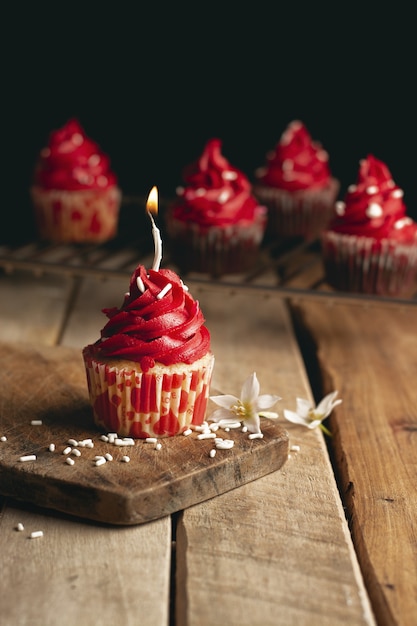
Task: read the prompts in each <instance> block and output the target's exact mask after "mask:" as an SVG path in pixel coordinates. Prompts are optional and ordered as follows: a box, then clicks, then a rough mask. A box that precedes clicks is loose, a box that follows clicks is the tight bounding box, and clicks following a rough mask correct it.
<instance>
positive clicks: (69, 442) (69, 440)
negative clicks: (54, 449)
mask: <svg viewBox="0 0 417 626" xmlns="http://www.w3.org/2000/svg"><path fill="white" fill-rule="evenodd" d="M67 443H68V444H69V445H70V446H78V441H77V440H76V439H68V441H67Z"/></svg>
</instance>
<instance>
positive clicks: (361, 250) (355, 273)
mask: <svg viewBox="0 0 417 626" xmlns="http://www.w3.org/2000/svg"><path fill="white" fill-rule="evenodd" d="M321 246H322V258H323V264H324V271H325V278H326V281H327V283H328V284H329V285H330V286H331V287H333V288H334V289H337V290H341V291H346V292H356V293H364V294H372V295H379V296H394V297H410V296H411V295H413V294H414V293H415V292H416V291H417V246H416V245H413V244H405V243H398V242H395V241H388V240H382V241H377V240H375V239H372V238H370V237H357V236H356V235H344V234H340V233H335V232H331V231H327V232H325V233H323V235H322V238H321Z"/></svg>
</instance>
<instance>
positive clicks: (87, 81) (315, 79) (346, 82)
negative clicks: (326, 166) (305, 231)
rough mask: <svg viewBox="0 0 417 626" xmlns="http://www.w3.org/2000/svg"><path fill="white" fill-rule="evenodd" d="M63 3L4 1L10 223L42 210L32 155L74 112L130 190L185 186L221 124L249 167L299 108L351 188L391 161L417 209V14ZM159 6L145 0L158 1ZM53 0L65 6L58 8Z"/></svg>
mask: <svg viewBox="0 0 417 626" xmlns="http://www.w3.org/2000/svg"><path fill="white" fill-rule="evenodd" d="M281 5H283V3H280V2H277V3H252V4H250V5H246V4H245V5H244V6H243V7H242V6H241V4H240V3H236V4H234V3H233V4H232V3H227V2H224V3H222V4H220V5H218V6H217V5H216V4H213V3H211V4H208V3H205V4H198V3H194V4H190V5H188V4H183V5H181V3H180V4H178V3H172V4H171V3H167V4H165V3H154V4H153V5H151V6H147V5H143V3H136V4H134V3H129V5H128V7H129V8H127V6H126V5H124V4H123V3H116V2H113V3H111V4H110V3H109V4H108V5H107V4H105V3H101V4H98V5H97V6H94V5H92V4H88V3H87V4H85V5H81V6H79V7H77V6H75V5H73V4H71V5H70V4H68V5H66V4H61V3H55V4H53V5H51V6H50V7H46V6H45V5H42V4H41V5H39V4H35V3H33V4H31V5H29V6H27V7H24V8H22V7H21V6H16V5H15V7H14V8H9V9H8V10H7V12H5V13H4V15H3V31H4V32H3V36H2V40H3V43H2V47H3V49H4V51H3V54H2V66H3V71H2V75H3V81H2V82H3V88H2V94H3V95H2V100H3V104H4V105H5V108H3V111H4V110H5V114H4V118H3V120H4V139H5V143H4V144H3V149H2V152H3V156H4V158H5V168H4V169H3V173H4V176H5V177H4V180H3V190H4V192H5V196H4V198H5V204H4V205H3V209H2V211H3V215H5V220H6V222H8V221H9V222H10V223H11V222H16V220H17V221H18V222H19V223H20V224H21V223H22V220H27V223H28V224H29V222H30V215H31V214H30V209H29V206H28V188H29V185H30V178H31V173H32V169H33V164H34V161H35V158H36V156H37V153H38V151H39V150H40V148H41V147H42V146H43V145H44V144H45V143H46V141H47V138H48V134H49V132H50V131H51V130H52V129H55V128H58V127H60V126H62V125H63V124H64V123H65V122H66V121H67V119H68V118H69V117H71V116H76V117H78V119H79V120H80V122H81V124H82V125H83V126H84V129H85V130H86V132H87V134H88V135H89V136H90V137H92V138H93V139H95V140H96V141H97V142H98V143H99V144H100V145H101V147H102V148H103V150H105V151H106V152H107V153H108V154H109V155H110V157H111V161H112V166H113V169H114V170H115V172H116V173H117V175H118V177H119V182H120V186H121V187H122V189H123V191H124V192H125V193H126V194H138V195H141V196H145V195H147V193H148V191H149V189H150V188H151V187H152V186H153V185H154V184H155V185H157V186H158V187H159V190H160V194H162V195H165V196H172V195H173V194H174V193H175V187H176V186H177V185H178V184H179V183H180V182H181V170H182V168H183V166H184V165H185V164H186V163H188V162H190V161H192V160H194V159H195V158H197V157H198V156H199V154H200V152H201V150H202V148H203V146H204V143H205V142H206V141H207V139H208V138H210V137H214V136H217V137H219V138H221V139H222V141H223V153H224V155H225V156H226V157H227V158H228V159H229V160H230V161H231V162H232V163H233V164H234V165H235V166H237V167H239V168H240V169H242V170H243V171H245V172H246V173H247V175H248V176H249V177H250V178H251V177H252V176H253V171H254V169H255V168H256V167H257V166H259V165H261V164H262V163H263V161H264V156H265V153H266V152H267V151H268V150H269V149H271V148H272V147H273V146H274V145H275V143H276V142H277V141H278V139H279V137H280V135H281V133H282V131H283V130H284V128H285V127H286V125H287V124H288V123H289V122H290V121H291V120H293V119H296V118H298V119H301V120H302V121H304V123H305V124H306V126H307V128H308V129H309V131H310V133H311V135H312V136H313V138H314V139H317V140H319V141H321V143H322V144H323V146H324V147H325V148H326V150H327V151H328V152H329V155H330V166H331V169H332V171H333V173H334V175H335V176H336V177H338V178H339V179H340V181H341V185H342V187H341V194H343V193H344V191H345V190H346V187H347V185H348V184H350V183H351V182H354V180H356V175H357V169H358V164H359V159H361V158H362V157H364V156H366V155H367V154H369V153H373V154H374V155H375V156H376V157H377V158H379V159H381V160H383V161H384V162H385V163H386V164H387V165H388V167H389V169H390V170H391V173H392V175H393V177H394V179H395V180H396V182H397V183H398V184H399V185H400V186H402V187H403V189H404V192H405V201H406V204H407V207H408V210H409V213H410V214H411V215H412V216H413V217H415V216H416V215H417V211H416V207H417V187H416V182H415V181H416V157H415V146H416V139H417V135H416V110H417V107H416V104H417V97H416V95H415V77H416V60H417V57H416V46H415V43H414V42H415V34H414V30H415V28H414V22H413V20H412V17H411V16H410V15H409V14H407V13H406V12H404V11H400V10H399V9H398V10H397V9H396V8H395V7H394V8H392V7H391V9H390V12H387V13H384V12H383V9H382V8H381V5H375V6H376V7H379V8H378V11H377V12H376V11H374V10H371V8H370V7H369V8H366V3H361V4H358V6H355V4H354V3H353V4H352V3H329V4H326V5H319V6H317V3H312V2H307V3H304V4H303V3H301V4H300V3H299V4H297V5H296V4H292V5H290V6H286V5H285V6H281ZM144 6H146V8H144ZM53 7H55V8H53Z"/></svg>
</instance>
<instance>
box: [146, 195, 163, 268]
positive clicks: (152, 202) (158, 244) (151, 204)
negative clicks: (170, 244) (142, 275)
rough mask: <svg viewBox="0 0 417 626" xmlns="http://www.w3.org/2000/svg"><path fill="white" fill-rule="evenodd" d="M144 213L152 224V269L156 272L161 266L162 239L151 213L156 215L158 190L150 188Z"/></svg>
mask: <svg viewBox="0 0 417 626" xmlns="http://www.w3.org/2000/svg"><path fill="white" fill-rule="evenodd" d="M146 211H147V212H148V215H149V217H150V218H151V222H152V236H153V243H154V246H155V255H154V258H153V264H152V269H153V270H156V271H158V270H159V266H160V264H161V259H162V239H161V233H160V232H159V229H158V228H157V226H156V224H155V220H154V219H153V216H152V213H154V214H155V215H157V214H158V189H157V188H156V187H152V189H151V190H150V192H149V196H148V200H147V202H146Z"/></svg>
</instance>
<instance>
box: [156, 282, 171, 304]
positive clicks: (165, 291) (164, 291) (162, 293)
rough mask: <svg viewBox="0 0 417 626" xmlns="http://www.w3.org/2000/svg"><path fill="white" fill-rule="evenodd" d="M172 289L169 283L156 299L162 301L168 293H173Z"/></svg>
mask: <svg viewBox="0 0 417 626" xmlns="http://www.w3.org/2000/svg"><path fill="white" fill-rule="evenodd" d="M171 289H172V284H171V283H167V284H166V285H165V287H164V288H163V289H161V291H160V292H159V293H158V295H157V296H156V299H157V300H161V299H162V298H163V297H164V296H165V295H166V294H167V293H168V291H171Z"/></svg>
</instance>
